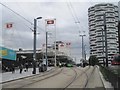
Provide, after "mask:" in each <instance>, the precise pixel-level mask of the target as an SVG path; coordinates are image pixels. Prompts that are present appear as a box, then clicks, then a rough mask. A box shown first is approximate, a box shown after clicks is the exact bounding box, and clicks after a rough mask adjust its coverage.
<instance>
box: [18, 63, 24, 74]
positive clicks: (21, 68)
mask: <svg viewBox="0 0 120 90" xmlns="http://www.w3.org/2000/svg"><path fill="white" fill-rule="evenodd" d="M19 68H20V74H21V73H22V70H23V65H22V64H21V65H20V66H19Z"/></svg>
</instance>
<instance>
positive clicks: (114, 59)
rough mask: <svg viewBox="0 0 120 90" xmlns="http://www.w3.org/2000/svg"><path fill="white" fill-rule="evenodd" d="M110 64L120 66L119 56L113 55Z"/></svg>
mask: <svg viewBox="0 0 120 90" xmlns="http://www.w3.org/2000/svg"><path fill="white" fill-rule="evenodd" d="M111 64H112V65H120V54H118V55H114V57H113V60H112V62H111Z"/></svg>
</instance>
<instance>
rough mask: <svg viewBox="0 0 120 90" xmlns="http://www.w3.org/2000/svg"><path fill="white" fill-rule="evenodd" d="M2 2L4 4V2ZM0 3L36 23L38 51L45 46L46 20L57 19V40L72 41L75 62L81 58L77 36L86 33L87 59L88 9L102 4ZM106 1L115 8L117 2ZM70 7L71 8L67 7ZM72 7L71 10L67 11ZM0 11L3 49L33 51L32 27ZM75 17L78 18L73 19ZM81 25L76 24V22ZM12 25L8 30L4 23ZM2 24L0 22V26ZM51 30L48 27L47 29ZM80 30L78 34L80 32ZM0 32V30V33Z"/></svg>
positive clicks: (66, 0)
mask: <svg viewBox="0 0 120 90" xmlns="http://www.w3.org/2000/svg"><path fill="white" fill-rule="evenodd" d="M3 1H4V2H3ZM3 1H2V4H4V5H6V6H7V7H9V8H11V9H12V10H13V11H15V12H17V13H18V14H19V15H21V16H23V17H24V18H25V19H27V20H29V21H30V22H32V23H33V20H34V18H37V17H39V16H41V17H42V19H40V20H37V23H38V24H37V25H38V26H39V27H40V28H37V33H40V34H38V35H37V48H41V47H42V44H44V43H45V19H51V18H55V19H56V36H57V37H56V38H57V39H56V40H59V41H63V42H71V53H72V57H76V59H77V60H79V59H80V58H81V44H82V43H81V37H79V35H80V33H81V34H82V32H84V31H85V33H84V34H85V35H86V37H85V38H84V43H85V45H86V51H87V57H89V30H88V8H89V7H91V6H93V5H95V4H98V3H103V2H101V0H74V1H73V0H61V1H60V0H24V1H23V0H19V1H18V0H3ZM104 1H105V2H109V3H113V4H116V5H117V2H118V1H119V0H114V2H113V0H104ZM70 4H71V6H70ZM70 8H71V9H70ZM0 10H2V17H1V18H2V29H1V30H2V35H3V37H2V43H0V44H3V45H4V46H5V47H9V48H12V49H18V48H23V49H32V48H33V32H32V30H31V29H33V25H31V24H30V23H29V22H27V21H26V20H25V19H23V18H22V17H20V16H19V15H17V14H15V13H13V12H12V11H10V10H9V9H7V8H6V7H4V6H2V9H1V6H0ZM75 16H77V19H76V20H75ZM78 21H79V22H80V23H76V22H78ZM9 22H10V23H12V24H13V27H12V28H11V29H6V28H5V25H6V23H9ZM0 24H1V23H0ZM51 28H53V27H50V29H51ZM79 31H80V33H79ZM0 33H1V31H0ZM0 36H1V35H0ZM0 41H1V39H0Z"/></svg>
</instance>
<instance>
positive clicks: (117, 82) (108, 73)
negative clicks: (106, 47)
mask: <svg viewBox="0 0 120 90" xmlns="http://www.w3.org/2000/svg"><path fill="white" fill-rule="evenodd" d="M100 70H101V72H102V74H103V76H104V78H105V80H107V81H109V82H110V83H111V84H112V86H113V87H114V90H120V74H118V73H117V72H115V71H114V70H111V69H109V68H108V67H103V66H100Z"/></svg>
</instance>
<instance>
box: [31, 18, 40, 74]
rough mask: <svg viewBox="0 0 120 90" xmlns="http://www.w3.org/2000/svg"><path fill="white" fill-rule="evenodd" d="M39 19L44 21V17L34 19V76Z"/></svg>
mask: <svg viewBox="0 0 120 90" xmlns="http://www.w3.org/2000/svg"><path fill="white" fill-rule="evenodd" d="M37 19H42V17H37V18H36V19H34V45H33V46H34V47H33V48H34V53H33V72H32V73H33V74H36V27H37Z"/></svg>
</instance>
